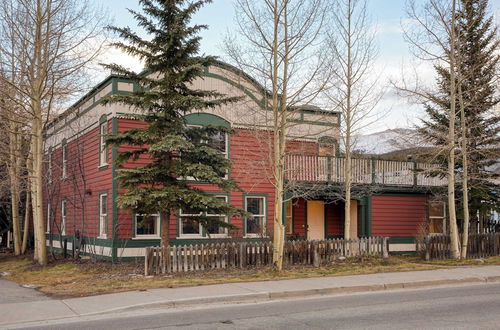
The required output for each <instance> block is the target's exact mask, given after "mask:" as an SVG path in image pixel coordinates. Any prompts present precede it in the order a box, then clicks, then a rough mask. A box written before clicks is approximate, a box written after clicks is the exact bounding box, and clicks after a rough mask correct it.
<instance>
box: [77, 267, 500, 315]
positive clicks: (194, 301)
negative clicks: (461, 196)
mask: <svg viewBox="0 0 500 330" xmlns="http://www.w3.org/2000/svg"><path fill="white" fill-rule="evenodd" d="M496 282H500V276H490V277H468V278H461V279H450V280H426V281H415V282H401V283H388V284H374V285H356V286H346V287H332V288H321V289H307V290H291V291H279V292H257V293H247V294H236V295H223V296H213V297H203V298H188V299H178V300H168V299H166V300H165V301H157V302H154V303H147V304H138V305H132V306H126V307H119V308H114V309H108V310H105V311H100V312H96V313H85V314H80V315H81V316H90V315H99V314H107V313H111V312H120V311H132V310H137V309H142V308H155V307H179V306H196V305H203V304H208V303H235V302H238V303H245V302H258V301H272V300H279V299H286V298H304V297H314V296H325V295H334V294H344V293H359V292H375V291H391V290H400V289H417V288H425V287H429V288H431V287H439V286H448V285H453V284H467V283H469V284H470V283H496Z"/></svg>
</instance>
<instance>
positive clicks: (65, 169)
mask: <svg viewBox="0 0 500 330" xmlns="http://www.w3.org/2000/svg"><path fill="white" fill-rule="evenodd" d="M67 174H68V150H67V144H64V145H63V147H62V178H63V179H66V176H67Z"/></svg>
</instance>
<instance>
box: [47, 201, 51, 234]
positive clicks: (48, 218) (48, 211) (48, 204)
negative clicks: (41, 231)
mask: <svg viewBox="0 0 500 330" xmlns="http://www.w3.org/2000/svg"><path fill="white" fill-rule="evenodd" d="M50 206H51V204H50V199H49V201H48V203H47V233H50Z"/></svg>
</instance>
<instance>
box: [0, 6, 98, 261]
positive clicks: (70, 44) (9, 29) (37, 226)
mask: <svg viewBox="0 0 500 330" xmlns="http://www.w3.org/2000/svg"><path fill="white" fill-rule="evenodd" d="M0 18H1V21H2V35H3V37H2V42H1V43H0V58H1V59H2V61H4V60H6V61H7V62H9V63H10V62H12V63H14V65H13V67H12V68H10V71H7V72H6V79H4V82H5V83H7V84H8V86H9V87H10V88H11V89H13V90H14V94H15V95H16V96H15V97H12V99H13V100H15V101H16V103H18V104H19V106H20V107H22V109H23V111H24V112H25V114H26V117H27V118H28V123H29V125H30V127H31V151H32V162H33V167H32V171H31V173H29V175H30V177H31V178H32V179H31V180H32V181H31V183H32V184H31V189H32V205H33V209H32V212H33V222H34V236H35V251H36V253H35V256H34V258H35V260H36V261H37V262H38V263H39V264H41V265H46V264H47V260H48V259H47V252H46V246H45V245H46V239H45V221H44V212H43V166H44V140H43V138H44V137H43V132H44V127H45V125H46V123H47V121H48V120H49V118H52V114H53V113H54V112H55V111H57V110H56V109H58V108H59V107H62V106H63V105H64V102H67V101H68V100H69V99H71V98H72V97H74V96H75V93H78V92H81V91H82V89H83V88H86V87H87V85H88V83H89V81H88V80H87V79H85V77H86V76H85V73H86V69H87V67H88V66H89V64H90V63H91V62H92V61H93V60H94V59H95V58H96V56H97V55H98V54H99V52H100V50H101V48H102V45H103V43H104V38H103V37H102V32H103V23H104V19H105V16H104V15H103V14H101V13H99V12H98V11H96V10H94V9H93V8H92V6H90V5H89V3H88V1H76V0H5V1H3V2H2V4H1V8H0ZM14 76H16V77H19V81H21V82H22V83H21V84H17V83H16V81H14V80H12V79H11V78H12V77H14Z"/></svg>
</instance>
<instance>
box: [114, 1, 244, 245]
mask: <svg viewBox="0 0 500 330" xmlns="http://www.w3.org/2000/svg"><path fill="white" fill-rule="evenodd" d="M139 2H140V4H141V5H142V9H143V12H142V13H140V12H135V11H130V12H131V13H132V14H133V15H134V17H135V19H136V20H137V21H138V24H139V26H141V27H143V28H144V29H145V30H146V31H147V32H148V33H149V35H150V36H151V39H143V38H141V37H140V36H139V35H138V34H137V33H135V32H133V31H131V29H129V28H119V27H111V29H112V30H113V31H115V32H117V33H118V34H119V35H120V37H121V38H122V39H123V40H124V42H118V43H115V44H114V46H117V47H119V48H120V49H122V50H124V51H125V52H127V53H128V54H131V55H134V56H137V57H139V58H141V59H142V60H143V61H144V63H145V72H143V73H136V72H132V71H130V70H127V69H125V68H124V67H122V66H119V65H116V64H111V65H106V66H105V67H107V68H109V69H111V70H112V71H113V72H116V73H118V74H120V75H123V76H125V77H127V78H130V79H132V80H133V81H135V82H137V83H138V85H139V86H140V87H141V88H140V90H139V91H135V92H133V93H131V94H129V95H114V96H112V97H110V98H109V99H108V100H107V103H120V104H125V105H127V106H130V107H133V108H135V109H137V110H138V111H137V114H133V115H130V116H129V117H130V118H132V119H135V120H139V121H143V122H145V123H147V126H146V127H145V128H140V129H139V128H136V129H129V130H127V131H125V132H122V133H119V134H117V135H115V136H111V137H109V138H108V143H110V144H112V145H114V146H123V145H126V146H130V147H131V149H130V150H129V151H126V152H121V153H120V154H119V156H118V160H117V163H118V165H119V166H120V169H119V172H118V183H119V185H120V188H122V189H125V192H124V193H123V194H121V195H120V196H119V202H120V205H121V207H122V208H128V209H130V210H132V211H133V212H134V213H136V214H155V213H159V214H161V216H162V226H161V227H162V228H161V237H162V245H163V246H167V245H168V243H169V242H168V231H169V219H170V216H171V215H172V214H174V212H176V211H177V210H179V209H182V210H185V211H186V210H189V212H186V213H189V214H198V213H200V214H201V216H199V217H196V218H192V219H191V220H192V221H196V222H199V223H201V224H202V225H203V226H204V227H205V228H207V227H210V228H212V229H213V228H214V227H215V228H217V226H226V227H231V226H230V225H228V224H227V223H225V222H223V221H221V220H218V219H217V218H215V217H207V216H204V215H205V214H206V213H207V212H208V213H211V214H227V215H244V212H243V211H241V210H239V209H237V208H235V207H233V206H231V205H229V204H228V203H226V202H225V201H223V200H221V199H217V198H216V197H215V196H213V195H210V194H206V193H204V192H203V191H201V190H200V189H198V188H196V187H194V186H193V185H192V184H190V183H189V182H188V181H189V180H188V178H189V179H190V180H191V181H192V180H193V178H194V180H197V181H203V182H205V183H209V184H212V185H215V186H217V187H218V188H219V189H220V190H222V191H226V192H228V191H231V190H234V189H238V187H237V185H236V184H235V182H233V181H232V180H231V179H228V178H227V175H226V174H227V173H228V170H229V168H230V162H229V160H228V159H226V158H225V157H224V155H223V154H222V153H221V152H220V151H219V150H218V149H217V146H216V145H215V144H214V143H209V142H210V141H212V142H213V141H214V137H217V136H218V137H220V136H221V135H222V134H229V133H231V131H230V129H228V128H226V127H219V126H210V125H207V126H203V127H198V126H196V127H189V126H187V125H186V122H185V120H184V118H183V116H184V115H186V114H188V113H191V112H193V111H203V110H207V109H211V108H215V107H218V106H220V105H223V104H228V103H231V102H234V101H236V100H237V99H236V98H230V97H225V96H224V95H222V94H219V93H217V92H215V91H204V90H197V89H193V88H190V84H191V83H192V82H193V81H194V80H195V79H197V78H199V77H200V76H201V75H202V73H203V70H204V68H205V67H208V66H210V65H211V64H212V63H213V62H214V61H215V59H214V58H213V57H210V56H198V50H199V42H200V37H199V36H198V33H199V31H200V30H201V29H204V28H206V26H204V25H194V26H190V25H189V23H190V20H191V17H192V15H193V14H194V13H195V12H196V11H198V10H199V9H200V8H201V7H202V6H203V5H204V4H206V3H210V2H211V0H199V1H186V0H140V1H139ZM215 140H216V139H215ZM139 158H142V159H147V160H148V161H149V162H148V163H147V164H146V165H141V166H137V167H134V168H130V166H124V165H125V164H126V163H127V162H130V161H134V160H137V159H139Z"/></svg>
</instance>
